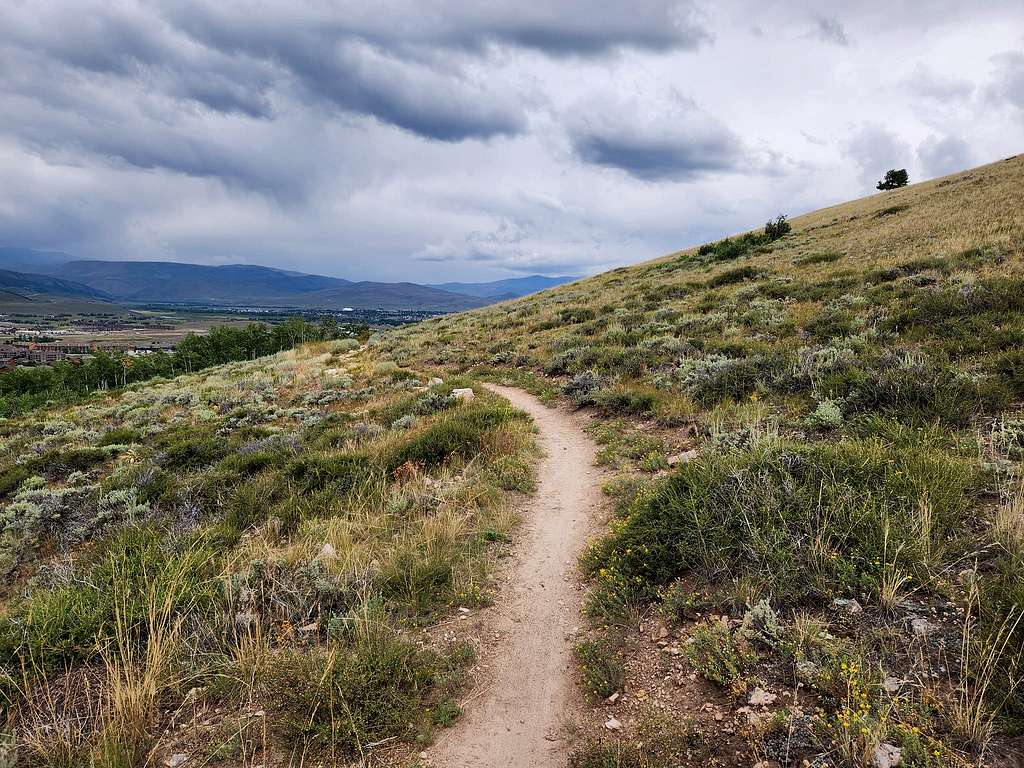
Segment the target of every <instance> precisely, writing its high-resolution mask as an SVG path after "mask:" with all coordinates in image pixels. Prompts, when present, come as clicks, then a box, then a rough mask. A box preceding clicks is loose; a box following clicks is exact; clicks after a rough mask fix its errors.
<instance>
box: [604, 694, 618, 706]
mask: <svg viewBox="0 0 1024 768" xmlns="http://www.w3.org/2000/svg"><path fill="white" fill-rule="evenodd" d="M618 700H619V692H618V691H616V692H615V693H613V694H612V695H611V696H609V697H608V698H607V699H605V701H607V702H608V703H609V704H614V703H615V702H616V701H618Z"/></svg>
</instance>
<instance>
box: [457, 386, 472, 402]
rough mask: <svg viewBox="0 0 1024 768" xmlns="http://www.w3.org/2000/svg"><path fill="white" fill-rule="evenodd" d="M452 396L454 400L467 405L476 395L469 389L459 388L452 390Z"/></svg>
mask: <svg viewBox="0 0 1024 768" xmlns="http://www.w3.org/2000/svg"><path fill="white" fill-rule="evenodd" d="M452 396H453V397H454V398H455V399H456V400H464V401H465V402H467V403H468V402H470V401H471V400H472V399H473V398H474V397H476V393H475V392H473V390H472V389H470V388H469V387H459V388H458V389H453V390H452Z"/></svg>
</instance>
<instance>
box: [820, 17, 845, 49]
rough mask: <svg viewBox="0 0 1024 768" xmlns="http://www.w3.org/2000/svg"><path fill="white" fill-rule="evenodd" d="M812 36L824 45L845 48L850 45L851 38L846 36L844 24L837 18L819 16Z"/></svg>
mask: <svg viewBox="0 0 1024 768" xmlns="http://www.w3.org/2000/svg"><path fill="white" fill-rule="evenodd" d="M811 34H812V35H813V36H814V37H816V38H817V39H818V40H821V41H822V42H823V43H831V44H832V45H841V46H844V47H845V46H848V45H849V44H850V38H849V36H847V34H846V29H845V28H844V27H843V23H842V22H841V21H840V20H839V19H838V18H837V17H836V16H831V17H825V16H819V17H818V18H816V19H815V20H814V30H813V31H812V33H811Z"/></svg>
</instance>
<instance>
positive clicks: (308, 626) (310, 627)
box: [299, 621, 320, 632]
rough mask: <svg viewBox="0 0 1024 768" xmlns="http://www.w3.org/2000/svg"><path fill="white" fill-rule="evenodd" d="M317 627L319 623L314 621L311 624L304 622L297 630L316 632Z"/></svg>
mask: <svg viewBox="0 0 1024 768" xmlns="http://www.w3.org/2000/svg"><path fill="white" fill-rule="evenodd" d="M319 627H320V625H319V624H317V623H316V622H315V621H314V622H313V623H312V624H305V625H303V626H301V627H299V632H316V631H317V629H319Z"/></svg>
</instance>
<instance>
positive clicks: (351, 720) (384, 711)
mask: <svg viewBox="0 0 1024 768" xmlns="http://www.w3.org/2000/svg"><path fill="white" fill-rule="evenodd" d="M374 621H377V619H376V618H375V619H374ZM464 663H465V656H464V655H458V654H456V655H453V656H452V657H450V658H447V659H446V658H444V657H442V656H440V655H439V654H437V653H435V652H433V651H430V650H424V649H422V648H420V647H419V646H417V645H415V644H414V643H411V642H409V641H407V640H405V639H403V638H402V637H401V636H400V635H399V634H397V633H396V632H395V631H394V630H393V629H392V628H390V627H388V626H387V625H386V624H383V625H381V624H378V625H376V626H370V625H369V624H368V623H367V624H364V623H362V622H360V628H359V630H358V631H357V637H355V638H351V639H345V638H343V639H341V640H339V641H335V642H333V643H332V644H330V645H329V646H328V647H327V648H326V649H317V650H315V651H313V652H312V653H302V652H297V651H295V652H286V653H283V654H280V655H278V656H276V657H275V658H274V659H273V660H272V661H271V663H270V664H269V665H268V666H267V667H266V668H265V669H264V671H263V673H262V677H261V679H260V681H259V688H260V693H261V695H262V696H263V697H265V699H266V701H267V702H268V703H269V705H270V706H271V708H272V710H273V712H274V715H275V717H274V722H275V728H277V729H279V731H280V732H281V734H282V736H283V737H284V738H285V740H286V741H287V742H288V743H290V744H293V745H295V746H296V747H299V748H301V749H304V750H306V749H308V750H312V751H313V752H314V753H319V754H324V755H330V756H331V757H335V758H342V757H346V758H352V757H358V756H359V754H360V753H361V751H362V749H363V748H364V745H367V744H372V743H376V742H380V741H382V740H385V739H394V738H403V739H409V740H415V738H416V737H417V736H418V737H420V738H424V737H426V736H427V735H428V734H429V733H430V731H431V730H432V728H433V726H434V725H435V724H441V725H446V724H450V723H451V722H452V721H453V720H454V719H455V718H456V717H457V716H458V708H457V705H454V702H452V701H451V699H450V698H449V697H448V695H449V694H450V693H452V692H454V690H455V686H456V685H457V679H458V678H457V672H458V669H459V667H460V666H461V665H462V664H464ZM439 697H440V698H439Z"/></svg>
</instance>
